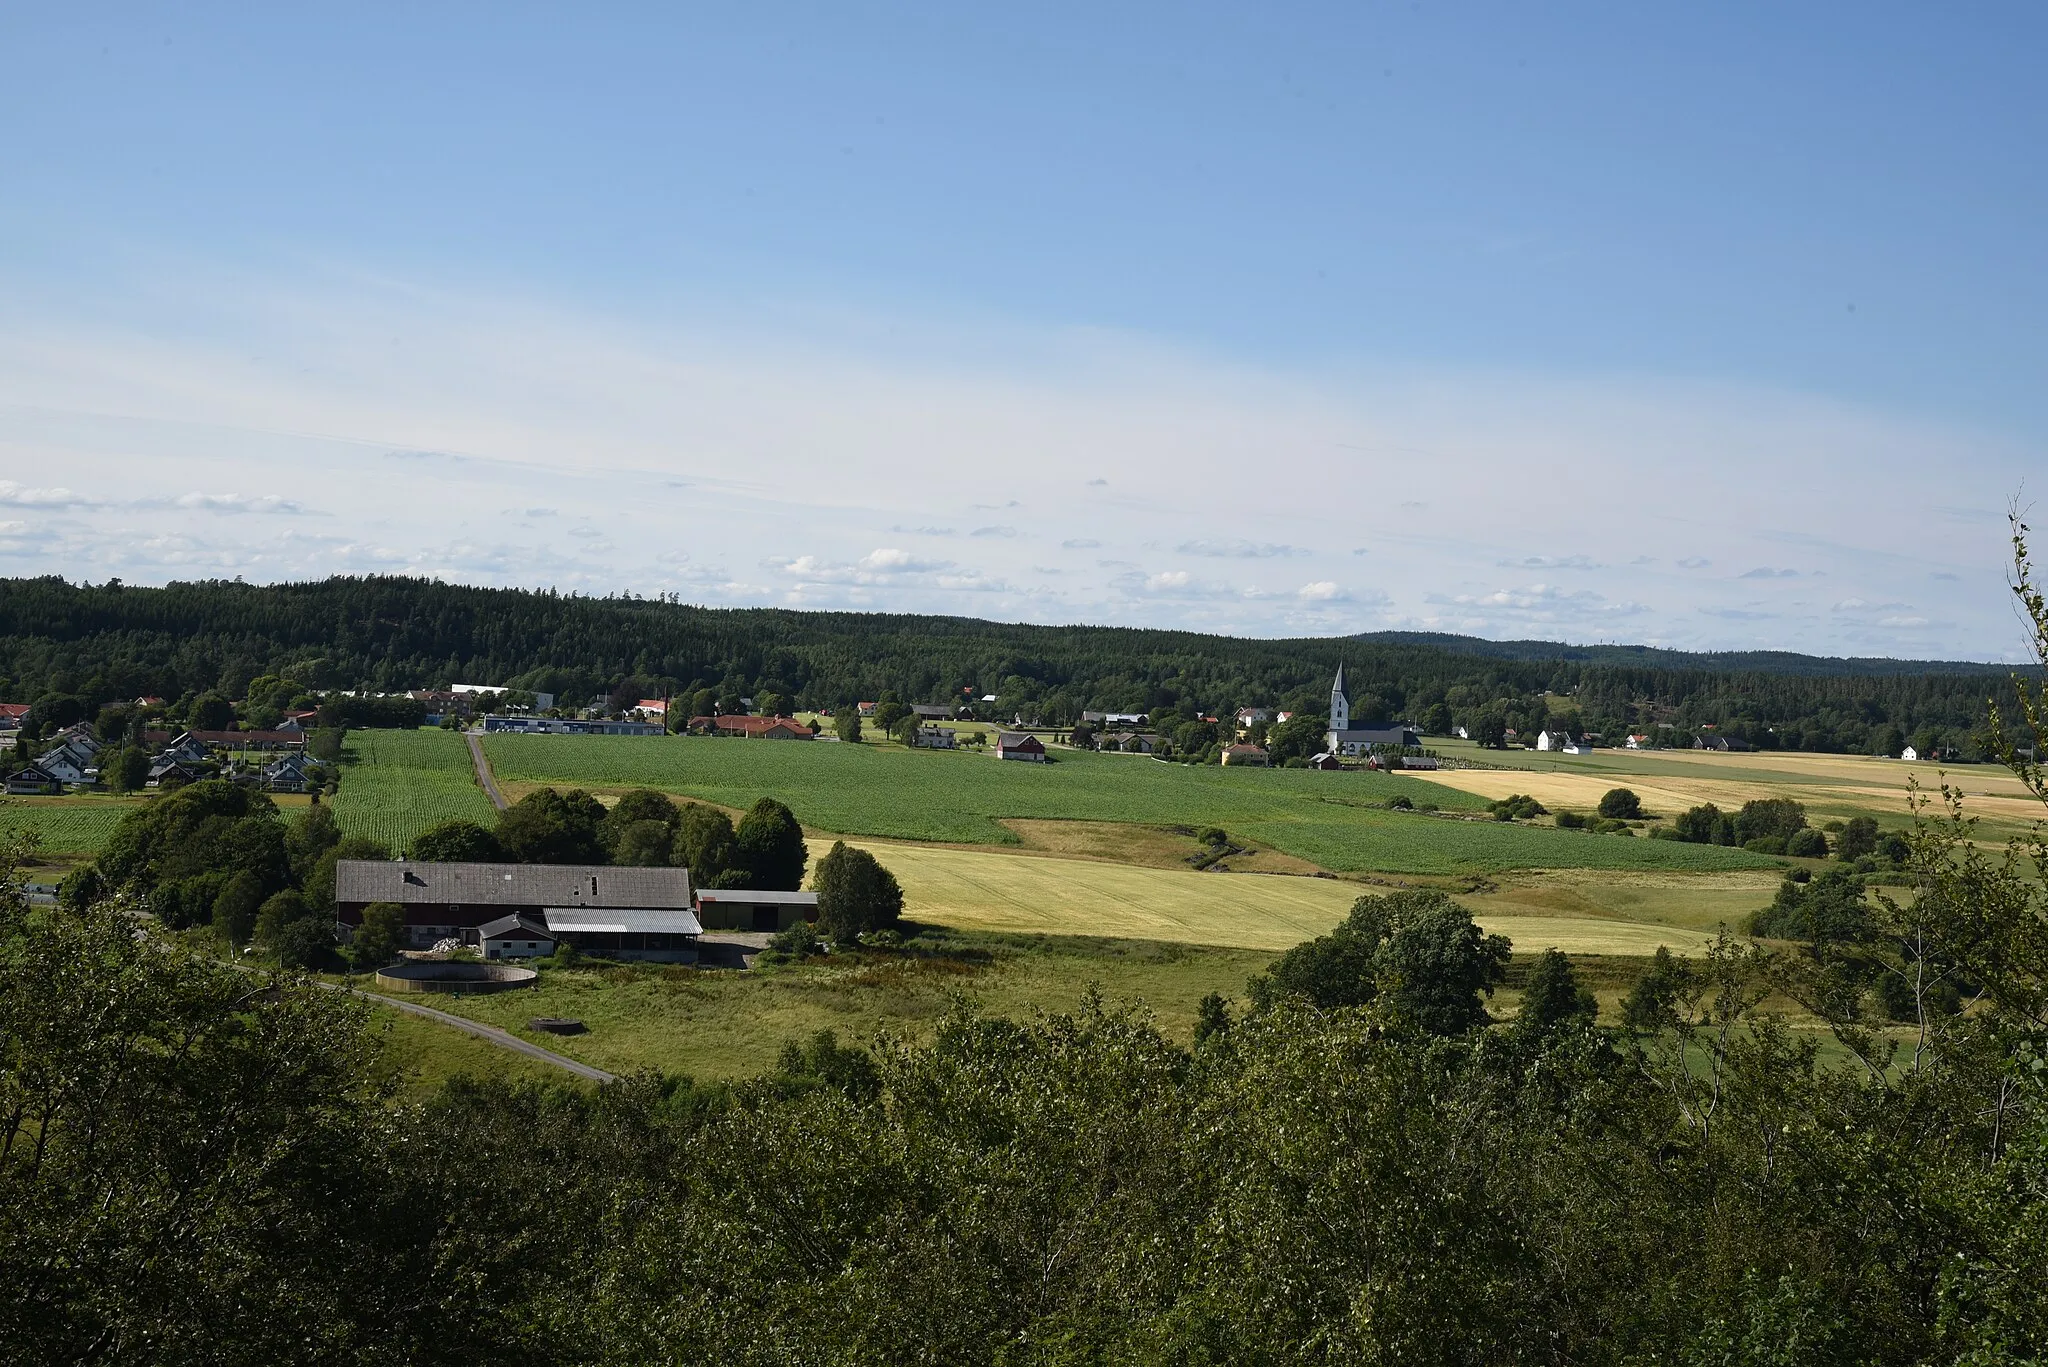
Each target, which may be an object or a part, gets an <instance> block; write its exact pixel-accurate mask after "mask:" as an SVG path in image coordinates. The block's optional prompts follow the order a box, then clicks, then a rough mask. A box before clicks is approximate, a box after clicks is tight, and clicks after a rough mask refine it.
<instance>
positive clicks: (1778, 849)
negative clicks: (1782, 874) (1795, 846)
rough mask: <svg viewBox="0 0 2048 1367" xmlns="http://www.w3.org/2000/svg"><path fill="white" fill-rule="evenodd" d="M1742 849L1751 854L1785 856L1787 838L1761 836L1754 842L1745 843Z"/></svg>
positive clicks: (1746, 841)
mask: <svg viewBox="0 0 2048 1367" xmlns="http://www.w3.org/2000/svg"><path fill="white" fill-rule="evenodd" d="M1742 848H1743V849H1745V850H1748V851H1749V852H1750V853H1751V854H1783V853H1784V852H1785V838H1784V837H1783V836H1778V835H1761V836H1758V837H1757V838H1756V839H1754V840H1745V841H1743V842H1742Z"/></svg>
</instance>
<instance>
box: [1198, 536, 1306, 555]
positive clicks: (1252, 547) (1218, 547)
mask: <svg viewBox="0 0 2048 1367" xmlns="http://www.w3.org/2000/svg"><path fill="white" fill-rule="evenodd" d="M1174 549H1175V550H1176V551H1178V552H1180V553H1181V554H1182V555H1205V556H1210V557H1212V558H1215V559H1229V560H1272V559H1276V558H1278V557H1281V556H1288V555H1307V554H1308V552H1307V551H1305V550H1303V549H1302V548H1301V547H1299V546H1289V545H1285V544H1283V543H1280V542H1273V541H1244V540H1241V539H1239V538H1236V537H1228V538H1215V537H1204V538H1199V539H1197V540H1194V541H1183V542H1181V543H1180V544H1179V545H1178V546H1176V547H1174Z"/></svg>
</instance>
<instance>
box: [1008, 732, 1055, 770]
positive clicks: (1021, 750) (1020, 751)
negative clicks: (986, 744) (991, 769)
mask: <svg viewBox="0 0 2048 1367" xmlns="http://www.w3.org/2000/svg"><path fill="white" fill-rule="evenodd" d="M996 758H997V759H1020V760H1024V761H1027V762H1029V763H1032V764H1043V763H1045V746H1044V744H1043V743H1042V742H1041V741H1040V740H1039V739H1038V737H1036V736H1027V735H1025V734H1024V733H1023V732H1021V731H1002V732H998V733H997V735H996Z"/></svg>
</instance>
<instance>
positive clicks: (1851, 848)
mask: <svg viewBox="0 0 2048 1367" xmlns="http://www.w3.org/2000/svg"><path fill="white" fill-rule="evenodd" d="M1876 850H1877V818H1875V817H1869V816H1859V817H1855V818H1853V819H1851V820H1849V821H1846V822H1844V823H1842V830H1841V834H1840V835H1838V836H1836V837H1835V858H1837V859H1839V860H1841V861H1842V862H1843V863H1844V864H1853V863H1855V862H1856V861H1857V860H1859V859H1861V858H1863V857H1864V856H1865V855H1867V854H1873V853H1875V852H1876Z"/></svg>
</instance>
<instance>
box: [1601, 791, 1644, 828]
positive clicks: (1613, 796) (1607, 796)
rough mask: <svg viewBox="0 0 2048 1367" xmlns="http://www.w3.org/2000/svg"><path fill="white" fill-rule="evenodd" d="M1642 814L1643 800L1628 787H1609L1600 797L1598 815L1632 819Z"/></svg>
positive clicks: (1624, 819) (1623, 819)
mask: <svg viewBox="0 0 2048 1367" xmlns="http://www.w3.org/2000/svg"><path fill="white" fill-rule="evenodd" d="M1642 814H1643V800H1642V799H1641V798H1639V797H1637V796H1636V795H1635V793H1634V791H1633V790H1631V789H1628V788H1610V789H1608V790H1607V792H1606V793H1604V794H1603V795H1602V796H1601V798H1600V815H1602V816H1604V817H1611V818H1615V819H1617V820H1622V821H1634V820H1636V819H1638V818H1640V817H1641V816H1642Z"/></svg>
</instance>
